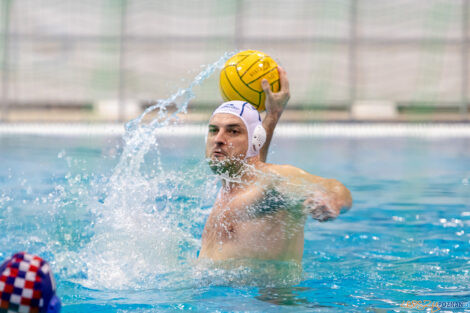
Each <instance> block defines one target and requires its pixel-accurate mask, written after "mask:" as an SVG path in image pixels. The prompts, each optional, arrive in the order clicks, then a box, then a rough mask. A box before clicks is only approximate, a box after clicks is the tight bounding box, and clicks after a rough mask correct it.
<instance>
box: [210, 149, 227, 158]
mask: <svg viewBox="0 0 470 313" xmlns="http://www.w3.org/2000/svg"><path fill="white" fill-rule="evenodd" d="M212 156H214V157H216V158H220V157H224V156H227V154H226V153H225V152H224V151H222V150H214V151H212Z"/></svg>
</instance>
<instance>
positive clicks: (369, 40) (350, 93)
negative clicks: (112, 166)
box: [0, 0, 469, 108]
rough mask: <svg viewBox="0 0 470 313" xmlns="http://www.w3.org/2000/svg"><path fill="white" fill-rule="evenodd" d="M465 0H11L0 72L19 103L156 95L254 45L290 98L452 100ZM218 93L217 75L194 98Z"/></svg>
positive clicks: (459, 93) (300, 102)
mask: <svg viewBox="0 0 470 313" xmlns="http://www.w3.org/2000/svg"><path fill="white" fill-rule="evenodd" d="M5 1H6V0H5ZM466 1H467V0H463V1H448V0H440V1H438V0H426V1H424V0H420V1H416V0H395V1H377V0H356V1H350V0H322V1H320V0H317V1H312V0H290V1H284V0H270V1H262V0H252V1H250V0H224V1H220V0H203V1H187V0H184V1H183V0H172V1H160V0H132V1H126V0H121V1H113V0H81V1H69V0H66V1H64V0H55V1H54V0H15V1H12V2H11V3H12V6H11V9H10V12H9V15H8V16H9V20H10V24H9V26H10V31H9V34H8V43H7V44H5V42H4V41H3V38H4V36H3V34H4V29H3V28H1V31H2V36H0V50H1V52H0V56H2V57H3V55H5V54H4V53H3V52H4V50H5V49H9V50H8V51H9V54H8V55H9V58H8V60H7V63H8V67H9V68H10V71H11V73H10V75H8V81H7V82H1V83H3V84H7V86H8V93H9V94H8V97H9V99H10V100H12V101H13V100H14V102H15V103H22V102H24V103H44V102H47V103H51V104H54V103H59V102H60V103H62V104H63V103H80V102H84V103H93V102H96V101H100V100H108V99H117V97H119V96H121V97H125V98H126V99H131V100H136V101H151V100H153V99H158V98H162V97H166V96H168V95H169V94H171V93H172V92H173V91H175V90H176V89H177V88H178V87H180V86H184V84H185V82H184V81H182V80H185V81H186V83H187V81H188V80H189V79H191V78H192V77H194V75H195V74H196V73H197V72H198V71H199V69H200V66H201V65H203V64H208V63H212V62H213V61H215V60H216V59H218V57H219V56H221V55H222V54H223V53H224V52H225V51H233V50H235V49H256V50H261V51H264V52H266V53H268V54H270V55H271V56H273V57H274V58H275V59H276V60H278V61H279V62H280V63H281V64H282V65H283V66H284V67H285V68H286V69H287V71H288V74H289V78H290V80H291V86H292V98H291V99H292V100H291V105H292V106H299V107H303V108H316V107H338V106H339V107H347V106H348V105H349V104H350V103H352V102H353V101H355V100H375V99H378V100H392V101H396V102H398V103H401V104H404V105H408V106H422V105H431V106H437V107H439V106H449V105H453V106H458V105H460V103H462V102H464V101H466V98H467V97H468V95H467V93H468V88H467V85H468V83H467V82H466V77H467V75H468V73H466V71H467V70H468V66H467V65H466V62H467V56H466V54H468V51H467V47H466V40H467V39H466V38H464V37H465V36H466V35H467V32H468V30H467V29H465V26H466V27H468V25H467V24H468V23H467V18H468V13H469V12H467V11H466V9H467V7H468V6H467V3H466ZM4 8H5V5H2V6H0V16H4V15H3V14H4V11H3V10H4ZM2 27H3V26H2ZM0 64H3V61H2V60H1V59H0ZM0 70H4V69H0ZM119 88H122V90H121V92H120V90H119ZM0 90H1V89H0ZM219 101H221V98H220V96H219V93H218V89H217V77H214V78H213V79H210V80H208V81H207V83H206V84H205V85H204V86H202V87H200V88H199V90H198V95H197V98H196V100H195V101H194V105H201V106H204V105H212V104H213V103H217V102H219Z"/></svg>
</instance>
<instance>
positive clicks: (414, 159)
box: [0, 135, 470, 312]
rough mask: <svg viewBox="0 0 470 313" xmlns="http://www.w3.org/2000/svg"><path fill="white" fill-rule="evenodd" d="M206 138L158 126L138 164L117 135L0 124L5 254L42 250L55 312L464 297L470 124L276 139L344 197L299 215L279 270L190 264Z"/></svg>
mask: <svg viewBox="0 0 470 313" xmlns="http://www.w3.org/2000/svg"><path fill="white" fill-rule="evenodd" d="M203 142H204V138H203V136H194V135H193V136H187V137H184V136H178V137H175V136H162V137H161V138H158V140H157V142H156V143H153V144H152V147H150V153H148V154H146V155H143V156H141V158H142V159H141V160H142V166H140V167H139V169H138V170H135V168H133V169H130V170H128V171H127V170H126V168H132V166H131V165H132V164H131V163H129V164H131V165H129V164H126V166H122V167H121V170H120V172H119V173H116V170H115V168H116V166H118V167H119V164H118V162H120V154H121V153H122V141H121V138H119V137H94V136H82V137H68V138H65V137H54V136H52V137H51V136H27V135H0V147H1V149H0V164H1V167H0V242H1V245H0V256H1V258H2V259H3V258H5V257H7V256H9V255H11V254H12V253H13V252H16V251H19V250H26V251H29V252H31V253H35V254H39V255H41V256H42V257H44V258H46V259H48V260H49V261H50V262H51V264H52V267H53V269H54V273H55V275H56V278H57V281H58V289H59V291H58V293H59V295H60V297H61V298H62V301H63V303H64V307H63V312H174V311H183V310H192V311H195V312H245V311H247V312H267V311H272V312H364V311H370V312H387V311H393V310H398V311H399V310H400V305H401V304H402V302H403V301H408V300H410V301H411V300H431V301H470V284H469V281H470V273H469V271H470V249H469V248H470V138H454V139H452V138H447V139H445V138H442V139H429V138H428V139H426V138H410V137H397V138H354V137H351V138H344V137H343V138H341V137H304V138H291V137H289V138H287V137H277V138H275V140H274V142H273V144H272V148H271V153H270V156H269V161H270V162H275V163H289V164H293V165H295V166H298V167H301V168H304V169H305V170H308V171H309V172H311V173H314V174H316V175H320V176H325V177H332V178H337V179H339V180H340V181H342V182H343V183H344V184H345V185H346V186H347V187H348V188H349V189H350V190H351V191H352V194H353V198H354V205H353V208H352V209H351V211H349V212H348V213H346V214H344V215H341V216H340V217H339V218H338V219H337V220H335V221H333V222H328V223H319V222H316V221H314V220H312V219H310V218H309V219H308V220H307V225H306V229H305V252H304V258H303V272H302V273H301V274H299V275H300V276H297V274H292V273H297V272H295V271H289V270H287V271H286V273H281V274H280V276H277V277H275V275H271V274H270V273H271V272H270V269H266V266H265V265H263V266H262V268H264V269H266V273H261V274H260V273H259V271H258V270H256V271H252V272H250V269H249V268H243V269H238V270H235V271H233V270H227V269H223V268H222V269H217V268H211V269H207V268H202V269H201V268H198V265H197V264H195V262H194V260H195V258H196V255H197V252H198V249H199V247H200V236H201V233H202V228H203V226H204V222H205V219H206V218H207V216H208V213H209V210H210V207H211V202H212V201H213V199H214V195H215V192H216V190H217V185H216V180H215V178H214V177H213V176H212V174H211V173H210V171H209V170H208V168H207V166H206V165H205V164H204V161H203V158H202V155H203V151H204V150H203ZM129 153H130V152H129ZM136 153H137V154H138V151H137V152H136ZM129 157H130V159H129V160H131V161H129V162H132V160H135V158H138V157H139V156H138V155H131V156H129ZM127 165H128V166H127ZM276 266H277V265H276V264H272V267H273V269H274V270H275V268H276ZM283 268H284V269H285V267H283ZM258 269H259V268H258ZM401 310H402V312H404V311H407V310H408V311H409V312H415V311H417V309H411V308H410V309H403V308H402V309H401ZM442 310H444V309H442ZM442 310H441V311H442ZM449 310H450V309H449ZM454 310H455V309H454ZM460 311H463V309H460ZM467 311H470V309H467ZM450 312H452V310H450Z"/></svg>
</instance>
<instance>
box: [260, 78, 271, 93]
mask: <svg viewBox="0 0 470 313" xmlns="http://www.w3.org/2000/svg"><path fill="white" fill-rule="evenodd" d="M261 88H263V91H264V92H265V93H266V96H271V94H272V91H271V86H270V85H269V82H268V80H267V79H263V80H262V81H261Z"/></svg>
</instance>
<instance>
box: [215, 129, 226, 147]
mask: <svg viewBox="0 0 470 313" xmlns="http://www.w3.org/2000/svg"><path fill="white" fill-rule="evenodd" d="M214 141H215V143H216V144H219V145H220V144H226V143H227V141H226V136H225V132H224V131H223V130H219V131H218V132H217V135H216V136H215V138H214Z"/></svg>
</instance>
